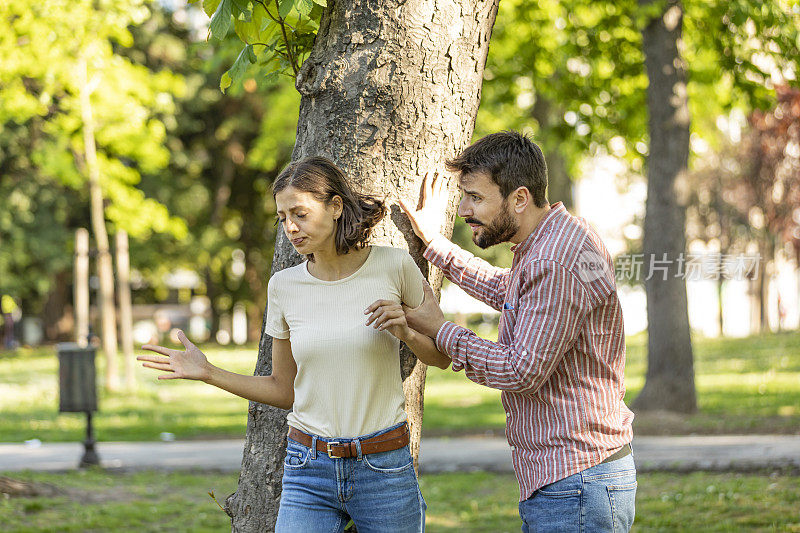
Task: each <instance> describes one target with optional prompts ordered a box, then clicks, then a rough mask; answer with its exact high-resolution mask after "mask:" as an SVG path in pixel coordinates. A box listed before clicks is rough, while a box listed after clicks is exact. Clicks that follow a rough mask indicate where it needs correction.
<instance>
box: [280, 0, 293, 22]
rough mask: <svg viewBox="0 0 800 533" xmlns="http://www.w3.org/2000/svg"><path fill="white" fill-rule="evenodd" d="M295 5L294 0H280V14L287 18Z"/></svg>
mask: <svg viewBox="0 0 800 533" xmlns="http://www.w3.org/2000/svg"><path fill="white" fill-rule="evenodd" d="M293 7H294V0H280V8H279V9H278V15H279V16H280V17H281V18H282V19H285V18H286V17H288V16H289V13H291V12H292V8H293Z"/></svg>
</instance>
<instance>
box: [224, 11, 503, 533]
mask: <svg viewBox="0 0 800 533" xmlns="http://www.w3.org/2000/svg"><path fill="white" fill-rule="evenodd" d="M496 13H497V0H445V1H441V2H436V3H434V2H431V1H429V0H406V1H399V0H391V1H385V2H377V1H375V0H355V1H351V2H347V3H344V2H338V1H331V0H329V1H328V8H327V9H326V10H325V13H324V14H323V17H322V21H321V24H320V30H319V32H318V34H317V37H316V41H315V44H314V49H313V51H312V53H311V55H310V57H309V58H308V59H307V60H306V62H305V63H304V64H303V66H302V68H301V70H300V73H299V74H298V77H297V82H296V87H297V90H298V91H299V92H300V93H301V95H302V100H301V104H300V118H299V122H298V127H297V140H296V144H295V149H294V153H293V160H297V159H300V158H303V157H306V156H310V155H324V156H327V157H330V158H332V159H333V160H334V161H335V162H336V163H337V164H338V165H340V166H341V167H342V169H343V170H344V171H345V173H346V175H347V176H349V178H350V179H351V181H352V182H353V183H354V185H355V186H356V187H357V188H359V189H360V190H362V191H364V192H369V193H374V194H377V195H380V196H385V197H386V199H387V202H388V204H389V206H390V215H389V216H388V217H387V218H386V220H385V221H384V222H383V223H382V224H381V225H380V226H379V227H378V228H376V231H375V234H374V238H373V240H374V242H376V243H380V244H390V245H393V246H398V247H403V248H410V251H411V253H412V255H413V256H414V257H415V259H416V260H417V262H418V264H419V265H420V267H421V268H422V269H423V272H425V273H427V266H426V265H427V263H426V262H425V261H424V260H423V259H421V243H420V242H419V241H418V240H417V239H416V238H415V237H414V235H413V232H412V231H411V229H410V225H409V224H408V221H407V219H405V218H404V217H403V216H402V215H401V212H400V210H399V208H398V207H397V199H398V198H400V197H403V198H406V199H409V200H410V199H412V198H413V199H416V198H418V197H419V196H418V195H419V189H420V184H421V182H422V178H423V176H424V175H425V174H426V173H427V172H433V171H442V169H443V168H444V161H445V159H447V158H449V157H453V156H454V155H455V154H456V153H457V152H459V151H460V150H461V149H463V148H464V147H465V146H467V145H468V144H469V143H470V140H471V136H472V132H473V128H474V124H475V115H476V113H477V110H478V104H479V102H480V90H481V82H482V77H483V68H484V65H485V62H486V54H487V52H488V45H489V39H490V36H491V30H492V26H493V24H494V19H495V15H496ZM455 207H456V199H455V196H454V197H453V199H452V201H451V205H450V210H449V215H450V216H449V217H448V224H447V227H446V228H444V230H443V231H444V232H445V233H446V234H448V235H449V234H450V232H451V231H452V221H453V215H454V213H455ZM299 261H300V258H299V257H298V256H297V254H296V253H295V252H294V250H293V248H292V247H291V245H290V244H289V243H288V242H287V240H286V238H285V236H284V235H283V234H282V233H279V235H278V239H277V242H276V245H275V255H274V258H273V263H272V272H273V273H275V272H277V271H279V270H281V269H283V268H286V267H289V266H292V265H295V264H297V263H298V262H299ZM428 279H429V280H430V281H431V283H432V285H433V286H434V287H435V288H437V289H438V288H439V287H440V285H441V273H440V272H432V273H428ZM262 331H263V328H262ZM271 349H272V339H271V338H270V337H268V336H265V335H263V334H262V339H261V343H260V345H259V356H258V363H257V366H256V373H257V374H267V373H269V372H270V371H271V362H270V355H271ZM415 362H416V361H415V359H414V357H413V355H412V354H411V353H410V352H409V351H408V349H407V348H406V347H403V349H402V350H401V362H399V364H401V366H402V369H403V377H404V378H406V379H405V384H404V389H405V392H406V404H407V405H406V410H407V412H408V416H409V419H410V421H411V427H412V452H413V453H414V456H415V457H416V456H417V452H418V450H419V441H420V435H421V421H422V397H423V386H424V380H425V371H426V368H425V365H423V364H421V363H420V364H415ZM285 415H286V412H285V411H281V410H278V409H273V408H270V407H266V406H264V405H260V404H254V403H253V404H251V405H250V410H249V417H248V424H247V437H246V443H245V451H244V457H243V459H242V471H241V474H240V476H239V487H238V490H237V492H236V493H234V494H232V495H231V496H229V497H228V499H227V501H226V508H227V510H228V512H229V514H230V515H231V524H232V529H233V531H267V530H272V529H274V522H275V518H276V515H277V508H278V502H279V498H280V490H281V476H282V470H283V455H284V451H283V446H284V444H285V441H286V416H285Z"/></svg>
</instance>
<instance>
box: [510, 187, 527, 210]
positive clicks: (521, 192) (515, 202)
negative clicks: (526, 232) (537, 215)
mask: <svg viewBox="0 0 800 533" xmlns="http://www.w3.org/2000/svg"><path fill="white" fill-rule="evenodd" d="M510 203H511V208H512V209H513V210H514V212H515V213H522V212H523V211H525V209H527V208H528V206H530V205H533V196H532V195H531V191H529V190H528V188H527V187H518V188H517V189H516V190H515V191H512V193H511V202H510Z"/></svg>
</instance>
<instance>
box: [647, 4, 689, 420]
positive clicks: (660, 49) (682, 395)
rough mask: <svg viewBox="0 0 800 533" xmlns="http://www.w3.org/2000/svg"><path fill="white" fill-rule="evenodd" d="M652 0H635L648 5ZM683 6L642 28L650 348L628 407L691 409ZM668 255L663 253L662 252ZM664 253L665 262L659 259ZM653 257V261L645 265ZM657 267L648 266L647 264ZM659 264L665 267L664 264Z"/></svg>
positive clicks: (675, 6)
mask: <svg viewBox="0 0 800 533" xmlns="http://www.w3.org/2000/svg"><path fill="white" fill-rule="evenodd" d="M654 1H657V0H639V5H640V6H642V7H646V6H647V5H649V4H651V3H653V2H654ZM682 25H683V8H682V6H681V3H680V2H679V1H675V0H669V1H668V2H667V3H666V4H665V6H664V10H663V11H662V13H661V15H660V16H658V17H656V18H654V19H653V20H651V21H650V23H649V24H648V25H647V26H646V27H645V28H644V30H643V31H642V37H643V40H642V41H643V46H644V52H645V67H646V69H647V76H648V78H649V81H650V84H649V86H648V89H647V108H648V111H649V114H650V117H649V124H648V128H649V132H650V155H649V157H648V161H647V204H646V211H645V220H644V242H643V249H644V250H643V251H644V258H645V267H646V268H645V271H648V276H647V278H649V279H647V278H646V279H645V292H646V294H647V323H648V346H647V348H648V353H647V376H646V381H645V385H644V388H643V389H642V392H641V393H640V394H639V396H638V397H637V398H636V400H635V401H634V403H633V405H634V408H637V409H641V410H647V409H663V410H667V411H675V412H682V413H689V412H692V411H694V410H696V409H697V399H696V395H695V387H694V364H693V356H692V343H691V337H690V332H689V312H688V305H687V298H686V280H685V279H684V277H683V276H681V275H680V273H679V268H680V263H679V260H680V257H681V255H682V254H683V253H684V251H685V249H686V235H685V219H686V205H685V202H686V194H684V191H685V189H686V187H685V184H683V183H682V182H683V180H685V179H686V175H687V170H688V161H689V108H688V102H687V92H686V67H685V65H684V63H683V60H682V59H681V56H680V52H679V46H680V40H681V32H682ZM665 254H666V255H665ZM665 258H666V261H667V262H666V263H661V261H663V260H664V259H665ZM651 261H654V263H651ZM651 264H654V265H655V268H654V269H653V270H652V271H651V269H650V265H651ZM662 268H663V270H662Z"/></svg>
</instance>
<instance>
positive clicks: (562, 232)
mask: <svg viewBox="0 0 800 533" xmlns="http://www.w3.org/2000/svg"><path fill="white" fill-rule="evenodd" d="M554 222H555V223H554V224H552V225H551V226H550V227H549V228H548V232H547V234H546V235H544V237H543V239H542V240H541V242H540V243H539V246H537V247H536V248H535V250H533V253H532V254H531V255H530V257H529V258H528V261H527V263H528V265H530V266H531V267H536V265H547V264H550V265H552V268H561V269H563V270H565V271H567V272H569V274H570V275H573V276H575V277H576V278H577V279H578V280H580V282H581V285H582V286H583V287H584V288H585V289H586V290H587V291H588V292H589V293H590V295H591V296H592V297H593V298H592V299H596V298H602V297H603V296H604V295H608V294H609V293H610V292H611V291H612V290H615V289H616V283H615V281H614V265H613V259H612V258H611V255H610V254H609V253H608V250H607V249H606V247H605V245H604V244H603V241H602V240H601V239H600V236H599V235H598V234H597V232H596V231H595V230H594V228H592V226H591V225H590V224H589V223H588V222H587V221H586V220H585V219H583V218H581V217H576V216H574V215H571V214H569V213H567V212H564V213H563V214H562V215H561V216H560V217H559V219H558V220H556V221H554ZM556 265H557V266H556Z"/></svg>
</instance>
